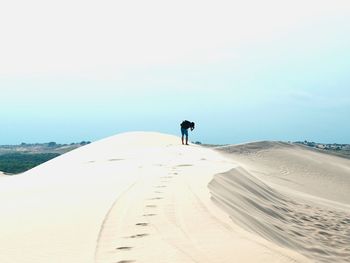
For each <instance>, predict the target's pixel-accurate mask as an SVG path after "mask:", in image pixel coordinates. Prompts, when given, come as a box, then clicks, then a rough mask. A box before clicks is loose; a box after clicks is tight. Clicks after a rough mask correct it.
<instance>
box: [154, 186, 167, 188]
mask: <svg viewBox="0 0 350 263" xmlns="http://www.w3.org/2000/svg"><path fill="white" fill-rule="evenodd" d="M165 187H167V186H166V185H157V186H156V188H165Z"/></svg>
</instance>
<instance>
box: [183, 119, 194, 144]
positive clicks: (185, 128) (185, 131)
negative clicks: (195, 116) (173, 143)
mask: <svg viewBox="0 0 350 263" xmlns="http://www.w3.org/2000/svg"><path fill="white" fill-rule="evenodd" d="M180 126H181V135H182V136H181V140H182V144H184V135H186V145H188V129H191V131H193V129H194V122H190V121H187V120H186V121H183V122H182V123H181V124H180Z"/></svg>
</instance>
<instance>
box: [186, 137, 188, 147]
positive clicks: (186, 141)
mask: <svg viewBox="0 0 350 263" xmlns="http://www.w3.org/2000/svg"><path fill="white" fill-rule="evenodd" d="M186 145H188V135H186Z"/></svg>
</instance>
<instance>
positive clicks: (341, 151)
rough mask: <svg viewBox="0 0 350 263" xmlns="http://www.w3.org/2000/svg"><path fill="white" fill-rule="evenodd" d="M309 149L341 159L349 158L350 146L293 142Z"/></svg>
mask: <svg viewBox="0 0 350 263" xmlns="http://www.w3.org/2000/svg"><path fill="white" fill-rule="evenodd" d="M295 143H297V144H302V145H305V146H308V147H311V148H315V149H318V150H321V151H324V152H328V153H333V154H336V155H338V156H342V157H347V158H349V157H350V144H339V143H319V142H309V141H303V142H300V141H299V142H295Z"/></svg>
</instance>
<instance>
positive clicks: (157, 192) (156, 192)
mask: <svg viewBox="0 0 350 263" xmlns="http://www.w3.org/2000/svg"><path fill="white" fill-rule="evenodd" d="M154 193H155V194H162V193H163V192H161V191H154Z"/></svg>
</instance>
